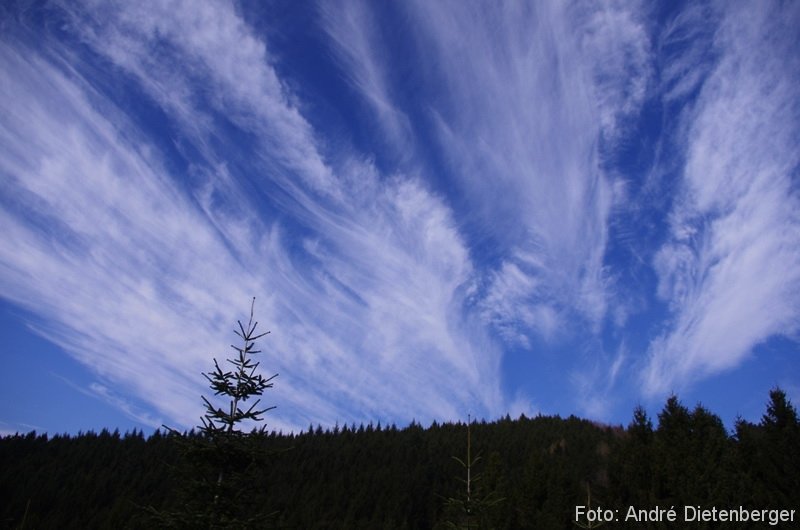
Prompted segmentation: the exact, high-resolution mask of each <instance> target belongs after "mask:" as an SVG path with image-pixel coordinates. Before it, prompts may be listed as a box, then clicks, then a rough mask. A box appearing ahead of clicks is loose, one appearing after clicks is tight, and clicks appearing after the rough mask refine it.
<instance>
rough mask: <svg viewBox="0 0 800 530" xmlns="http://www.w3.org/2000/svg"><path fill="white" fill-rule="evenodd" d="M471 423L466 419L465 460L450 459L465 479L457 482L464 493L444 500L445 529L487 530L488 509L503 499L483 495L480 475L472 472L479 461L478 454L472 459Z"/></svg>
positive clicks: (489, 493) (488, 494)
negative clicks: (464, 475)
mask: <svg viewBox="0 0 800 530" xmlns="http://www.w3.org/2000/svg"><path fill="white" fill-rule="evenodd" d="M471 424H472V421H471V418H469V417H468V419H467V458H466V460H462V459H460V458H458V457H457V456H454V457H452V458H453V460H455V461H456V462H458V463H459V464H460V465H461V467H462V468H464V471H465V472H466V478H465V479H464V478H461V477H459V479H458V480H459V481H460V482H462V483H463V484H464V486H465V487H466V491H462V494H461V495H459V496H457V497H449V498H447V499H445V510H446V512H448V513H447V514H446V515H447V516H448V519H447V520H446V521H445V528H453V529H458V530H461V529H470V528H479V529H489V528H491V522H490V513H489V511H490V509H491V508H492V507H494V506H496V505H498V504H499V503H501V502H502V501H503V500H504V499H502V498H499V497H498V496H497V495H496V493H495V492H494V491H490V492H488V493H485V494H484V493H483V492H482V491H481V490H480V489H479V488H478V487H477V483H478V481H479V480H480V479H481V475H480V474H478V473H475V472H474V471H473V469H474V467H475V465H476V464H477V463H478V462H479V461H480V460H481V457H480V454H478V455H477V456H475V457H474V458H473V457H472V433H471V430H470V427H471Z"/></svg>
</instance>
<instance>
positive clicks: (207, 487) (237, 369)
mask: <svg viewBox="0 0 800 530" xmlns="http://www.w3.org/2000/svg"><path fill="white" fill-rule="evenodd" d="M254 306H255V298H253V301H252V303H251V305H250V319H249V320H248V322H247V326H245V325H243V324H242V322H241V321H237V323H238V325H239V329H238V330H234V333H236V335H237V336H239V338H241V339H242V341H243V343H242V345H241V346H234V345H231V348H233V349H234V350H235V351H236V355H235V356H234V357H233V358H231V359H227V361H228V363H229V364H230V365H231V367H232V369H230V370H225V369H223V368H222V367H221V366H220V364H219V362H218V361H217V359H216V358H215V359H214V370H213V371H211V372H209V373H203V376H204V377H205V378H206V379H207V380H208V381H209V383H210V386H211V389H212V390H213V391H214V395H215V396H224V397H225V398H227V402H226V403H224V404H223V405H222V406H218V405H215V404H214V403H213V402H212V401H211V400H210V399H208V398H207V397H205V396H202V399H203V403H204V404H205V407H206V413H205V414H204V416H203V417H202V418H201V422H202V426H200V427H199V434H197V435H193V434H191V433H190V434H189V435H188V436H186V435H181V434H180V433H177V432H176V431H175V430H174V429H170V428H169V427H167V429H168V430H169V431H170V432H171V433H172V434H173V435H175V436H176V439H178V440H179V444H180V445H181V447H182V452H183V457H184V461H185V462H186V463H187V464H188V466H189V469H188V470H187V471H188V472H187V475H188V476H187V478H186V480H185V482H184V488H183V489H184V492H183V497H184V498H183V502H182V503H181V510H180V511H179V512H175V513H164V512H155V511H154V512H155V515H156V519H157V522H158V523H159V524H160V525H161V526H166V527H178V528H215V529H216V528H254V527H258V528H263V527H264V526H266V525H267V524H268V523H269V520H270V518H271V517H272V515H274V514H266V513H265V512H263V510H262V509H261V508H260V507H259V506H256V505H255V504H254V502H253V497H254V496H253V492H252V483H253V477H254V473H255V471H256V469H257V468H258V466H259V464H262V463H263V459H264V457H265V456H266V454H265V452H264V450H263V447H262V444H261V443H260V442H261V441H263V437H262V436H259V435H260V434H263V433H264V431H265V429H266V426H265V425H262V426H261V427H260V428H258V429H256V428H255V427H254V428H253V429H252V430H251V432H250V433H247V432H245V431H244V430H243V427H244V426H245V425H248V424H249V425H253V426H254V425H255V424H257V423H258V422H261V421H262V420H263V418H262V415H263V414H264V413H266V412H268V411H270V410H272V409H274V408H275V407H274V406H272V407H266V408H259V404H260V402H261V398H260V396H261V395H262V394H263V393H264V391H265V390H267V389H268V388H272V386H273V382H272V380H273V379H275V378H276V377H277V376H278V374H275V375H273V376H271V377H264V376H263V375H261V374H260V373H257V372H256V370H257V369H258V366H259V362H258V361H254V360H253V356H254V355H256V354H258V353H260V352H261V350H256V349H255V344H256V341H257V340H258V339H260V338H261V337H264V336H265V335H267V334H268V333H269V332H265V333H261V334H257V333H256V328H257V326H258V322H255V321H254V320H253V311H254Z"/></svg>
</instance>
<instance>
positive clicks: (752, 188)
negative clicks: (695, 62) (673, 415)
mask: <svg viewBox="0 0 800 530" xmlns="http://www.w3.org/2000/svg"><path fill="white" fill-rule="evenodd" d="M726 10H727V12H726V13H724V17H723V20H722V23H721V27H720V30H719V31H718V33H717V35H716V39H715V42H716V45H717V47H718V52H719V54H720V60H719V63H718V64H717V66H716V68H715V69H714V71H713V73H712V74H711V75H710V77H709V78H708V80H707V81H706V82H705V84H704V86H703V89H702V92H701V95H700V98H699V100H698V102H697V104H696V107H695V109H694V110H693V111H692V112H693V114H692V116H691V118H692V122H691V127H690V129H689V134H688V137H687V138H686V139H685V141H686V145H687V152H688V153H687V162H686V167H685V170H684V179H685V180H684V189H683V194H682V195H681V196H680V197H679V199H678V200H677V202H676V206H675V208H674V211H673V217H672V229H671V239H670V241H668V242H667V243H665V244H664V246H663V247H662V248H661V250H660V251H659V253H658V255H657V257H656V262H655V267H656V270H657V272H658V274H659V295H660V296H661V297H662V298H664V299H665V300H666V301H667V302H668V303H669V305H670V308H671V310H672V311H673V321H672V323H671V325H670V326H669V328H668V329H667V330H666V331H665V332H664V334H663V335H661V336H660V337H658V338H657V339H656V340H654V341H653V343H652V344H651V345H650V348H649V354H650V358H649V364H648V365H647V368H646V369H645V371H644V373H643V378H644V382H645V388H646V390H647V391H648V392H650V393H661V392H666V391H668V390H672V389H675V387H676V386H683V385H686V384H688V383H690V382H693V381H696V380H698V379H700V378H703V377H705V376H708V375H710V374H714V373H718V372H720V371H722V370H725V369H730V368H732V367H734V366H737V365H738V364H739V363H740V362H741V361H742V360H743V359H744V358H746V357H747V356H748V355H750V353H751V351H752V349H753V348H754V347H755V346H756V345H758V344H759V343H761V342H763V341H765V340H767V339H768V338H769V337H771V336H773V335H776V334H784V335H791V334H793V333H796V332H797V329H798V325H800V306H799V305H798V302H797V301H798V300H800V297H798V295H800V216H798V213H797V212H798V211H800V197H798V195H797V190H796V185H794V184H793V183H792V179H793V178H794V177H793V175H794V174H796V168H797V167H798V162H800V159H799V158H798V155H797V153H798V152H800V150H798V147H800V146H798V142H797V138H798V132H800V129H798V123H800V111H799V108H800V106H799V104H798V97H797V89H796V85H797V79H798V76H799V75H800V61H798V59H797V58H796V54H793V53H792V52H791V51H790V48H791V44H790V43H791V42H793V40H792V35H793V31H794V30H793V28H794V27H795V26H796V22H797V21H798V20H800V17H798V12H797V9H796V8H795V7H787V6H784V7H780V6H777V5H770V9H764V10H758V11H757V12H752V10H745V9H744V8H742V7H741V6H738V7H737V6H726ZM781 11H785V12H781Z"/></svg>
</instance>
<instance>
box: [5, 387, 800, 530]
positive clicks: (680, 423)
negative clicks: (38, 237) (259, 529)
mask: <svg viewBox="0 0 800 530" xmlns="http://www.w3.org/2000/svg"><path fill="white" fill-rule="evenodd" d="M187 437H188V438H191V437H201V435H200V434H198V433H189V434H186V435H182V436H181V435H177V434H175V433H172V434H165V433H164V432H158V431H157V432H156V433H155V434H153V435H151V436H150V437H145V436H144V435H143V434H142V432H140V431H134V432H129V433H125V434H120V433H119V432H117V431H114V432H109V431H107V430H103V431H102V432H100V433H94V432H89V433H81V434H78V435H77V436H61V435H56V436H47V435H44V434H36V433H35V432H32V433H29V434H24V435H16V436H9V437H5V438H2V439H0V498H2V503H0V504H1V507H0V525H2V526H3V527H7V528H21V527H24V528H59V529H67V528H117V529H122V528H152V527H154V526H155V525H154V522H153V513H158V512H159V511H168V510H178V511H179V510H180V508H181V507H180V506H179V505H180V504H181V503H183V502H185V499H183V498H182V495H184V493H181V492H185V491H186V489H185V488H184V487H183V481H185V480H188V479H187V478H186V476H187V470H190V469H191V466H192V463H191V462H186V461H185V460H186V458H185V457H184V456H182V455H185V454H186V453H185V451H182V449H181V447H182V445H185V443H186V439H187ZM247 438H248V443H249V444H251V447H253V450H254V451H257V452H259V453H260V454H262V455H267V456H266V457H264V458H259V459H253V463H252V465H249V467H248V469H249V474H248V475H247V476H248V479H247V482H246V483H245V485H244V486H243V487H244V488H246V490H247V494H248V496H247V497H248V499H249V501H248V502H249V503H250V504H248V506H251V505H252V504H255V505H257V508H258V510H260V511H262V512H269V513H273V514H274V515H273V516H272V517H270V518H268V519H265V520H264V522H263V526H265V527H281V528H299V529H313V528H347V529H351V528H352V529H357V528H369V529H382V528H408V529H411V528H424V529H428V528H437V527H442V528H444V527H446V526H445V525H446V524H447V523H448V522H449V523H453V524H455V525H456V527H458V525H459V524H462V523H461V522H459V521H455V523H454V518H455V519H458V517H460V515H459V514H453V513H448V503H447V502H446V499H448V498H450V499H452V498H459V496H461V497H463V495H464V492H465V484H464V481H463V479H464V478H465V477H464V467H463V466H461V465H460V464H459V462H457V461H456V460H455V459H453V458H452V457H453V456H456V457H458V458H461V459H464V458H465V454H466V446H467V426H466V424H463V423H462V424H437V423H434V424H433V425H431V426H429V427H427V428H423V427H422V426H420V425H418V424H411V425H410V426H408V427H405V428H402V429H398V428H396V427H394V426H388V427H387V426H381V425H380V424H378V425H367V426H364V425H358V426H355V425H349V426H341V427H336V428H334V429H332V430H323V429H321V428H309V429H308V431H307V432H305V433H302V434H278V433H254V434H251V435H248V436H247ZM470 442H471V450H472V455H473V457H475V456H477V455H480V459H479V460H478V461H477V462H476V463H475V465H474V466H473V469H472V470H471V471H472V472H473V473H474V477H473V481H472V484H471V487H472V491H471V494H472V495H473V496H474V497H475V498H479V497H480V496H481V495H484V496H486V495H488V494H491V496H492V498H493V499H495V501H497V502H492V503H488V504H487V505H486V506H484V507H483V508H482V509H483V510H484V513H483V515H482V519H481V522H480V525H481V526H482V527H485V528H497V529H517V528H542V529H558V528H576V526H575V524H574V522H573V519H574V514H575V506H576V505H580V504H584V505H585V504H586V503H587V499H588V497H589V495H591V505H592V506H593V507H594V506H602V507H608V508H612V509H620V510H624V509H626V508H627V507H628V506H635V507H637V508H651V507H653V506H656V505H658V506H662V507H667V508H668V507H670V506H675V507H676V508H677V507H681V506H684V505H701V506H704V507H711V506H716V507H723V508H732V507H738V506H740V505H741V506H745V507H750V508H759V509H760V508H782V509H786V508H791V509H798V508H800V494H799V493H798V492H800V428H799V427H798V417H797V412H796V410H795V409H794V408H793V406H792V405H791V403H790V402H789V401H788V400H787V399H786V395H785V394H784V393H783V392H782V391H781V390H778V389H776V390H773V391H772V392H771V393H770V396H769V400H768V402H767V408H766V411H765V413H764V416H763V418H762V419H761V421H760V422H758V423H749V422H746V421H738V422H737V424H736V426H735V428H734V431H733V432H732V433H729V432H727V431H726V429H725V427H724V426H723V423H722V421H721V420H720V418H719V417H718V416H716V415H715V414H714V413H712V412H711V411H709V410H707V409H705V408H703V407H702V406H696V407H694V408H693V409H690V408H687V407H686V406H684V405H683V404H681V402H680V401H679V400H678V399H677V398H676V397H672V398H670V399H669V400H668V401H667V403H666V404H665V405H664V407H663V409H662V410H661V412H660V413H659V414H658V417H657V418H653V419H650V418H648V417H647V415H646V413H645V412H644V411H643V410H642V409H640V408H638V409H636V410H635V411H634V414H633V418H632V421H631V423H630V424H629V425H628V426H627V427H610V426H605V425H599V424H596V423H592V422H589V421H586V420H583V419H579V418H575V417H570V418H566V419H562V418H559V417H544V416H539V417H536V418H526V417H524V416H523V417H520V418H519V419H511V418H508V417H506V418H505V419H501V420H499V421H495V422H492V423H486V422H474V423H472V424H471V426H470ZM475 478H477V480H475ZM251 508H252V506H251ZM243 509H249V508H246V507H245V508H243ZM462 520H463V517H462ZM795 521H796V519H795ZM462 522H463V521H462ZM703 524H705V525H707V526H702V525H700V526H696V527H699V528H702V527H708V528H721V527H724V526H720V524H719V523H716V524H714V523H703ZM795 524H796V523H795ZM608 526H609V527H610V526H620V527H626V526H630V527H636V528H648V527H653V528H656V527H661V525H658V524H650V525H648V524H630V523H629V524H627V525H626V524H625V523H623V522H620V523H612V524H610V525H608ZM679 526H681V527H691V525H679ZM451 527H452V524H451ZM734 527H736V528H742V527H746V525H742V524H740V523H739V524H735V525H732V526H731V528H734ZM755 527H759V528H761V527H764V528H766V527H767V526H765V524H761V525H755Z"/></svg>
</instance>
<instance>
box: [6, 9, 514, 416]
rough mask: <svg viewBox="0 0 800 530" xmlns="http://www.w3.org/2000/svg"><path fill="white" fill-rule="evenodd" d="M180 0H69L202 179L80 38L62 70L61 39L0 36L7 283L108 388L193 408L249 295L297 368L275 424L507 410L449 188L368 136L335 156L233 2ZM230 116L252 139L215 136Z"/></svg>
mask: <svg viewBox="0 0 800 530" xmlns="http://www.w3.org/2000/svg"><path fill="white" fill-rule="evenodd" d="M180 7H181V6H180V5H179V4H175V5H173V4H172V3H169V2H163V3H162V2H156V3H153V4H152V5H148V6H146V7H139V6H138V5H133V4H120V5H117V6H112V7H109V6H107V5H106V4H102V5H101V4H94V3H87V4H84V5H81V6H79V7H77V8H75V7H73V6H64V9H66V10H67V11H68V13H69V15H70V24H71V29H72V30H73V31H75V32H76V33H77V34H79V35H81V36H82V38H83V41H84V42H85V43H86V45H88V46H89V48H90V49H91V50H92V51H93V53H97V54H99V55H102V56H103V57H105V60H106V61H109V62H110V67H111V68H110V70H109V74H110V76H111V79H115V78H116V79H120V80H122V79H130V80H133V81H135V82H136V83H137V85H138V86H139V87H141V88H142V89H143V90H144V92H145V93H146V94H147V95H148V96H149V97H150V98H151V99H150V101H151V102H152V103H153V104H155V105H156V106H157V107H158V108H159V109H160V111H161V112H163V113H164V114H163V115H164V118H165V119H166V120H167V121H166V123H165V124H164V125H165V126H169V127H173V128H174V131H175V134H176V138H175V139H176V142H177V143H180V144H182V146H181V148H182V149H183V150H184V151H186V150H191V151H193V152H195V153H200V154H201V155H202V156H201V157H200V158H196V157H195V158H192V159H191V164H190V165H189V166H188V167H189V170H188V171H189V173H190V175H189V176H190V177H194V180H193V179H192V178H189V179H188V180H183V178H182V176H181V175H180V174H178V175H176V174H175V172H176V171H179V170H178V169H176V166H175V164H173V165H172V166H168V165H167V164H166V163H164V161H163V160H161V158H162V156H163V155H162V154H161V153H160V152H159V150H158V148H159V146H158V145H152V144H149V143H147V142H144V141H142V140H141V136H142V135H140V134H139V129H138V127H137V125H136V124H135V123H134V122H133V121H131V120H130V119H128V117H127V116H126V115H125V111H124V110H123V109H120V108H118V107H116V105H115V104H114V101H113V100H112V99H111V98H110V95H109V94H108V93H107V92H104V91H103V89H102V87H100V88H98V87H95V86H93V85H92V83H91V82H90V80H88V79H86V78H85V77H83V76H82V75H81V69H82V67H89V65H87V64H82V63H81V61H80V60H77V59H76V56H77V53H78V52H74V53H75V54H76V55H73V56H72V57H70V60H71V61H76V60H77V62H78V64H76V65H75V67H74V68H73V67H69V68H67V69H66V70H64V69H63V67H62V65H61V62H60V61H59V60H57V59H55V58H54V56H56V57H57V55H56V54H57V52H56V51H54V50H47V51H46V53H40V52H37V51H34V50H32V49H30V48H26V47H25V46H24V45H21V44H20V43H18V42H13V41H12V42H9V43H6V44H5V45H4V54H3V56H2V58H3V63H4V64H3V69H4V71H8V72H13V73H14V75H13V76H12V77H11V79H9V80H8V82H7V83H5V84H4V85H3V91H4V101H5V102H6V104H5V105H4V108H3V111H4V116H6V118H4V121H3V131H4V139H7V140H9V141H8V142H5V143H4V146H5V147H4V148H3V152H2V155H3V156H2V164H3V166H2V168H0V169H1V170H2V172H3V175H4V177H3V181H4V190H3V204H4V208H3V210H2V216H3V224H4V226H7V227H8V232H7V234H8V237H6V238H4V241H3V244H2V248H1V249H0V255H2V263H3V266H4V269H5V272H4V274H3V278H2V293H3V296H4V297H5V298H7V299H10V300H13V301H14V302H15V303H18V304H21V305H23V306H25V307H26V308H28V309H30V310H31V311H32V312H34V313H35V314H37V315H40V316H41V317H43V318H46V320H47V321H48V322H49V324H48V326H46V328H45V329H44V330H43V333H46V334H47V336H48V338H50V339H51V340H53V341H54V342H56V343H57V344H59V345H60V346H62V347H63V348H64V349H66V350H67V351H69V352H70V353H71V354H72V355H74V356H75V357H76V358H77V359H79V360H80V361H81V362H83V363H84V364H86V365H87V366H91V368H92V370H93V371H94V372H95V373H96V374H97V375H98V377H99V378H101V380H102V382H101V383H96V384H97V385H99V386H97V387H96V388H108V385H109V384H113V385H116V386H118V387H119V388H121V389H123V390H124V391H126V392H130V393H131V394H133V395H136V396H138V397H139V398H140V399H141V400H142V401H143V402H145V403H147V404H148V405H149V406H151V407H152V408H153V409H154V410H155V411H156V413H157V414H159V415H161V416H162V417H163V418H164V419H165V421H175V422H179V423H181V424H182V425H189V424H192V423H193V422H196V418H197V416H198V415H199V414H198V413H199V409H198V403H197V398H196V396H197V394H198V393H199V392H201V391H202V381H201V380H200V378H199V377H198V375H199V371H200V370H203V369H207V368H208V363H209V360H210V359H209V355H210V354H211V353H213V354H214V355H218V356H219V355H223V354H224V353H223V352H224V351H225V344H227V341H228V338H227V335H228V329H229V327H230V324H231V320H232V319H233V318H234V316H235V315H238V314H241V312H242V307H243V305H242V304H243V303H245V302H246V301H247V300H248V299H249V296H250V295H251V294H257V295H258V297H259V302H258V310H259V314H260V320H261V321H262V322H263V323H264V324H267V323H268V324H267V326H268V327H269V328H272V329H273V334H272V335H270V336H269V337H268V338H266V339H265V340H266V343H265V349H267V351H269V352H270V355H269V356H268V357H266V358H265V360H264V366H265V369H268V370H275V371H277V372H280V373H281V374H282V375H281V378H280V382H279V384H278V386H279V387H280V388H281V392H280V400H279V403H280V404H281V410H282V413H281V416H280V417H279V419H276V420H273V421H272V425H273V426H277V427H283V428H290V427H295V428H297V427H303V426H304V425H306V424H307V423H308V422H309V421H315V422H317V421H322V422H329V421H331V420H332V419H333V418H340V419H343V420H358V419H365V418H366V419H369V418H374V417H378V418H385V419H392V420H395V421H402V420H408V419H410V418H414V417H416V418H418V419H425V418H433V417H439V418H442V417H458V416H460V415H461V414H462V413H463V411H464V410H466V409H467V408H470V409H472V410H473V411H475V412H477V411H479V410H483V411H485V412H489V411H495V412H496V411H498V410H500V409H501V408H502V396H501V395H500V393H499V389H498V386H497V379H496V377H494V375H493V374H494V373H495V372H496V371H497V366H498V362H499V351H498V350H497V348H496V346H493V345H492V344H491V342H490V341H489V339H488V338H486V337H483V336H482V335H481V331H480V330H478V331H472V330H470V328H469V322H468V320H463V319H462V318H461V316H460V315H461V312H460V304H461V300H462V296H463V295H462V294H461V291H462V284H464V283H465V282H466V281H467V278H468V276H469V274H470V270H471V264H470V260H469V256H468V253H467V252H466V250H465V247H464V245H463V243H462V242H461V238H460V236H459V234H458V232H457V230H456V229H455V225H454V222H453V220H452V216H451V213H450V211H449V209H448V208H447V206H446V205H445V204H444V203H443V202H442V201H441V200H440V199H439V198H437V197H436V196H435V195H433V194H431V193H430V191H428V190H427V189H426V187H425V186H424V185H423V184H422V183H421V182H420V181H418V180H416V179H414V178H410V177H405V176H403V175H397V176H393V177H387V176H384V175H381V174H380V173H379V172H378V171H377V170H376V169H375V168H374V167H373V165H372V164H370V163H368V162H365V161H362V160H361V158H360V157H359V156H357V155H356V154H355V153H352V154H348V153H339V156H337V159H339V160H344V162H342V163H341V165H340V166H338V167H335V168H334V167H331V166H330V165H328V164H327V163H326V162H325V157H324V156H323V155H322V154H321V152H320V151H319V149H318V147H317V141H318V139H317V137H316V136H315V132H314V131H313V129H312V128H311V126H310V125H309V123H308V122H307V121H306V120H305V119H304V118H303V117H302V115H301V114H300V112H299V111H298V109H297V107H295V106H294V105H293V103H292V95H291V93H289V92H287V89H286V88H285V87H284V86H283V85H282V84H281V83H280V80H279V79H278V78H277V76H276V74H275V71H274V70H273V69H272V67H271V66H270V63H269V54H268V52H267V50H266V47H265V45H264V44H263V43H262V42H261V41H259V40H258V39H257V38H256V37H254V36H253V35H252V34H251V33H250V30H249V28H248V27H247V26H246V24H244V22H243V21H242V20H241V19H239V18H238V17H237V15H236V14H235V12H234V10H233V9H232V8H231V6H228V5H225V4H214V5H211V4H208V5H204V6H194V5H193V6H192V7H191V9H186V10H183V9H178V8H180ZM84 53H85V52H84ZM198 81H202V82H201V83H199V84H198ZM203 86H205V87H208V86H211V87H213V90H212V91H211V92H212V93H211V94H208V93H205V92H204V90H203V89H201V88H198V87H203ZM173 89H177V90H173ZM20 94H21V95H20ZM12 95H14V97H11V96H12ZM11 101H13V107H12V104H11V103H10V102H11ZM109 116H111V117H112V118H113V119H109ZM220 122H222V123H226V124H227V125H224V126H225V127H231V126H232V127H234V128H235V129H236V130H237V131H238V134H240V135H242V136H243V137H244V138H252V139H253V140H252V141H248V142H247V143H246V144H245V147H239V148H238V150H237V145H236V143H235V142H227V141H224V140H222V141H220V138H219V137H218V135H219V134H220V132H219V127H221V126H222V125H219V124H220ZM64 124H66V128H67V132H66V133H63V132H60V133H58V134H54V133H52V132H50V131H57V130H60V129H62V128H63V127H64ZM248 135H250V136H248ZM12 140H13V141H12ZM245 148H246V149H247V152H244V151H243V150H244V149H245ZM342 155H344V156H342ZM230 160H233V161H235V162H236V163H235V164H228V163H227V162H229V161H230ZM243 161H246V162H243ZM178 167H179V166H178ZM198 175H199V176H200V177H201V178H197V176H198ZM254 190H255V193H256V194H258V197H259V199H260V200H261V201H262V202H261V203H260V206H259V207H260V208H263V207H266V208H267V209H268V211H267V212H266V214H262V213H261V212H259V211H258V210H257V209H256V205H255V204H254V203H255V200H254V199H253V198H252V197H253V195H252V194H253V191H254ZM345 190H346V193H345ZM273 197H274V198H273ZM270 209H271V210H270ZM34 210H35V211H38V212H39V214H38V215H39V216H40V217H39V220H40V221H41V223H39V224H37V223H35V222H32V217H35V216H31V215H30V214H29V212H31V211H34ZM281 216H289V217H290V218H291V219H293V221H292V222H287V223H281V222H277V221H276V220H275V219H276V218H280V217H281ZM53 227H56V228H53ZM262 325H263V324H262ZM268 399H269V398H268Z"/></svg>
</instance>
